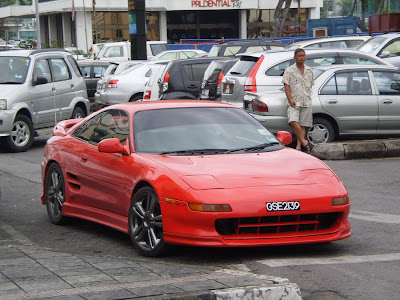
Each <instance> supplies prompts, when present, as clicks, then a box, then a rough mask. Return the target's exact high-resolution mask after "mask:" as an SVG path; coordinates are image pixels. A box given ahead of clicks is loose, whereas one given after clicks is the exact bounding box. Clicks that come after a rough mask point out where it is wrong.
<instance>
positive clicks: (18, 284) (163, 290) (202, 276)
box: [0, 139, 400, 300]
mask: <svg viewBox="0 0 400 300" xmlns="http://www.w3.org/2000/svg"><path fill="white" fill-rule="evenodd" d="M311 154H312V155H314V156H316V157H318V158H320V159H323V160H344V159H358V158H382V157H395V156H400V139H375V140H363V141H345V142H343V141H342V142H335V143H330V144H321V145H317V146H315V147H314V149H313V150H312V153H311ZM16 236H17V237H18V232H15V230H14V229H13V228H12V227H11V226H8V225H7V224H1V222H0V300H5V299H46V298H47V299H54V298H56V299H63V300H67V299H96V300H97V299H135V298H136V299H171V300H172V299H185V300H186V299H188V300H191V299H202V300H207V299H210V300H212V299H273V300H276V299H285V300H295V299H301V294H300V289H299V287H298V286H297V284H295V283H291V282H289V281H288V280H287V279H285V278H278V277H273V276H266V275H256V274H253V273H249V272H244V271H237V270H230V269H222V268H215V267H207V266H200V267H199V266H189V265H187V264H185V265H179V264H172V263H168V262H164V261H163V260H162V259H157V258H154V259H151V258H145V257H135V258H134V260H132V261H127V260H126V259H124V260H123V259H119V258H116V257H102V256H80V255H74V254H69V253H62V252H56V251H54V250H51V249H43V248H37V247H36V246H35V245H34V244H31V243H30V241H29V239H28V238H25V237H23V236H19V238H18V239H17V242H16V241H15V237H16Z"/></svg>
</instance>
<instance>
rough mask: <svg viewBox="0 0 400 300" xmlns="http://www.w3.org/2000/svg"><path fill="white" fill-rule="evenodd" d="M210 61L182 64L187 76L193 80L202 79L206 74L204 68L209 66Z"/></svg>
mask: <svg viewBox="0 0 400 300" xmlns="http://www.w3.org/2000/svg"><path fill="white" fill-rule="evenodd" d="M208 64H209V63H200V64H190V65H189V64H185V65H183V66H182V68H183V71H184V72H185V74H186V76H187V78H189V80H191V81H200V79H201V76H203V74H204V70H205V69H206V68H207V66H208Z"/></svg>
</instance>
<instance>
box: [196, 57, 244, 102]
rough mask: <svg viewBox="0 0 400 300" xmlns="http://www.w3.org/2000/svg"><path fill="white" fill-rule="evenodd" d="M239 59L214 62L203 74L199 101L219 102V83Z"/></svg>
mask: <svg viewBox="0 0 400 300" xmlns="http://www.w3.org/2000/svg"><path fill="white" fill-rule="evenodd" d="M238 61H239V59H224V60H215V61H213V62H212V63H210V64H209V66H208V68H207V69H206V71H205V72H204V75H203V81H202V83H201V88H200V99H201V100H217V101H219V100H221V81H222V78H223V77H224V76H225V74H226V73H227V72H228V71H229V70H230V69H231V68H232V67H233V65H234V64H236V62H238Z"/></svg>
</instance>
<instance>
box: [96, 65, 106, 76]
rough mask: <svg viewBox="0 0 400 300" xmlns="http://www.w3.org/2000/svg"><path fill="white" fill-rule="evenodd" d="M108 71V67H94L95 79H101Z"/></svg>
mask: <svg viewBox="0 0 400 300" xmlns="http://www.w3.org/2000/svg"><path fill="white" fill-rule="evenodd" d="M106 70H107V66H94V67H93V76H94V78H100V77H101V76H102V75H103V74H104V73H105V71H106Z"/></svg>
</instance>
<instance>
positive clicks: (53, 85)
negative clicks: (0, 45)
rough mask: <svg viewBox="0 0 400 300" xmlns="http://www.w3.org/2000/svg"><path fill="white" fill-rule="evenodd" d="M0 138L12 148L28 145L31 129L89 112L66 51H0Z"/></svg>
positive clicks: (75, 67)
mask: <svg viewBox="0 0 400 300" xmlns="http://www.w3.org/2000/svg"><path fill="white" fill-rule="evenodd" d="M0 70H1V72H0V138H1V144H3V143H4V144H5V146H6V147H7V148H8V149H9V150H10V151H12V152H21V151H26V150H27V149H29V148H30V147H31V145H32V143H33V138H34V136H35V135H36V133H35V130H37V129H41V128H47V127H52V126H54V125H55V124H57V123H58V122H59V121H61V120H65V119H73V118H82V117H85V116H86V115H87V114H88V113H89V100H88V99H87V92H86V84H85V80H84V78H83V76H82V73H81V70H80V68H79V66H78V65H77V63H76V61H75V59H74V58H73V57H72V55H71V54H69V53H68V52H66V51H62V50H54V49H53V50H52V49H42V50H3V51H0Z"/></svg>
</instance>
